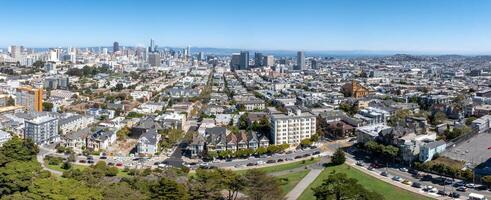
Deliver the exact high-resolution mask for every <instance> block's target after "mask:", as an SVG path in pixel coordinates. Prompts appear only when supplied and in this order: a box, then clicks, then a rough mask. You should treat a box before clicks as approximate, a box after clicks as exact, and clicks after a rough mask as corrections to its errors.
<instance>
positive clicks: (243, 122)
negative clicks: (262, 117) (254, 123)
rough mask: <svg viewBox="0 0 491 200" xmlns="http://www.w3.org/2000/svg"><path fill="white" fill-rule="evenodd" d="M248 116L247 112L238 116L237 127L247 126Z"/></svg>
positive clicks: (244, 127) (246, 127) (245, 127)
mask: <svg viewBox="0 0 491 200" xmlns="http://www.w3.org/2000/svg"><path fill="white" fill-rule="evenodd" d="M248 117H249V113H247V112H246V113H244V114H243V115H241V116H240V117H239V129H248V128H249V122H248Z"/></svg>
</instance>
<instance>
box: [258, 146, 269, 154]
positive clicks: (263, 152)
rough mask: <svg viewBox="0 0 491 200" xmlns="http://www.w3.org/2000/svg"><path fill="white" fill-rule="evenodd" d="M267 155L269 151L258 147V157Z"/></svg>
mask: <svg viewBox="0 0 491 200" xmlns="http://www.w3.org/2000/svg"><path fill="white" fill-rule="evenodd" d="M266 153H268V149H266V147H258V148H257V149H256V154H258V155H263V154H266Z"/></svg>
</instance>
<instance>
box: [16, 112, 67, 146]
mask: <svg viewBox="0 0 491 200" xmlns="http://www.w3.org/2000/svg"><path fill="white" fill-rule="evenodd" d="M24 137H25V138H31V139H32V141H34V143H36V144H46V143H50V142H55V141H57V140H58V139H59V136H58V119H57V118H54V117H51V116H49V115H44V116H39V117H35V118H33V119H32V120H28V121H25V128H24Z"/></svg>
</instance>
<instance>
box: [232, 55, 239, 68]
mask: <svg viewBox="0 0 491 200" xmlns="http://www.w3.org/2000/svg"><path fill="white" fill-rule="evenodd" d="M239 65H240V54H238V53H234V54H232V58H231V59H230V70H232V71H234V70H237V69H239Z"/></svg>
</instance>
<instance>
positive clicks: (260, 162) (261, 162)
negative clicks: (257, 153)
mask: <svg viewBox="0 0 491 200" xmlns="http://www.w3.org/2000/svg"><path fill="white" fill-rule="evenodd" d="M257 164H258V165H264V164H266V163H265V162H264V161H262V160H260V161H257Z"/></svg>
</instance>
